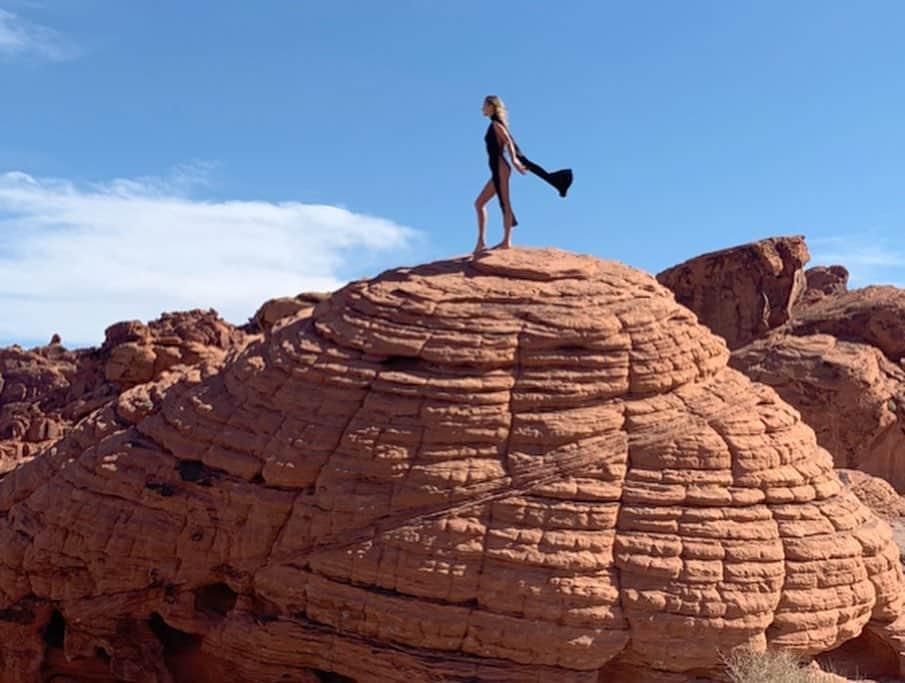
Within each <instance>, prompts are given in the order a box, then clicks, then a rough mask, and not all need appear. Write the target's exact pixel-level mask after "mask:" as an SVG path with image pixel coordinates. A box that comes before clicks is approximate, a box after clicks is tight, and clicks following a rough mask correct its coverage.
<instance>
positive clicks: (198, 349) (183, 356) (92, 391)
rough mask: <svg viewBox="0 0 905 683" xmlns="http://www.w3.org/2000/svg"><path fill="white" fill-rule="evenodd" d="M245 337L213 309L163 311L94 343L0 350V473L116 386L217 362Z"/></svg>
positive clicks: (54, 343)
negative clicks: (185, 366) (79, 346)
mask: <svg viewBox="0 0 905 683" xmlns="http://www.w3.org/2000/svg"><path fill="white" fill-rule="evenodd" d="M247 341H248V338H247V335H245V334H244V333H243V332H241V331H240V330H239V329H237V328H235V327H233V326H232V325H230V324H229V323H226V322H224V321H223V320H221V319H220V318H219V317H218V316H217V313H216V312H215V311H213V310H209V311H201V310H193V311H184V312H177V313H164V314H163V315H162V316H161V317H160V318H158V319H157V320H153V321H151V322H150V323H148V324H147V325H145V324H144V323H142V322H140V321H138V320H132V321H125V322H121V323H116V324H115V325H111V326H110V327H109V328H108V329H107V330H106V338H105V341H104V344H103V345H102V346H101V347H100V348H87V349H77V350H74V351H70V350H67V349H65V348H64V347H63V346H62V345H61V343H60V338H59V336H58V335H54V338H53V339H52V340H51V343H50V344H48V345H46V346H42V347H37V348H34V349H31V350H26V349H22V348H20V347H18V346H12V347H9V348H5V349H0V472H4V471H7V470H9V469H11V468H12V467H14V466H15V465H16V464H17V463H19V462H21V461H22V460H23V459H27V458H29V457H32V456H34V455H35V454H36V453H38V452H39V451H41V450H42V449H43V448H46V447H47V446H48V445H50V444H51V443H53V441H55V440H56V439H58V438H60V436H62V435H63V434H64V433H66V432H67V431H68V430H69V429H70V428H71V427H72V425H73V424H75V423H76V422H78V420H80V419H82V418H83V417H85V416H86V415H88V414H89V413H91V412H92V411H94V410H96V409H97V408H99V407H100V406H102V405H103V404H104V403H107V402H109V401H111V400H113V399H115V398H116V396H117V395H118V394H119V392H120V391H121V390H122V389H124V388H129V387H132V386H135V385H137V384H140V383H143V382H149V381H151V380H153V379H155V378H157V377H160V375H161V374H162V373H163V372H165V371H167V370H168V369H170V368H172V367H174V366H176V365H180V364H194V363H200V362H202V361H205V362H211V361H214V362H219V361H222V360H223V358H224V356H225V354H226V350H227V349H229V348H233V347H239V346H241V345H242V344H244V343H246V342H247Z"/></svg>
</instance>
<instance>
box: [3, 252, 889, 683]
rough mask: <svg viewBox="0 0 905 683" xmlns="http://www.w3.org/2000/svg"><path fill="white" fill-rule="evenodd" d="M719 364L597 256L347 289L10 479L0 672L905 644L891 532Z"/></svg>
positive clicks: (703, 653)
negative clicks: (862, 640)
mask: <svg viewBox="0 0 905 683" xmlns="http://www.w3.org/2000/svg"><path fill="white" fill-rule="evenodd" d="M727 359H728V351H727V348H726V345H725V344H724V342H723V341H722V340H721V339H719V338H718V337H716V336H714V335H713V334H711V333H710V332H709V331H708V330H707V329H706V328H704V327H703V326H702V325H700V324H699V323H698V322H697V320H696V318H695V316H694V315H693V314H692V313H691V312H690V311H688V310H687V309H685V308H683V307H681V306H679V305H677V304H676V303H675V301H674V298H673V296H672V295H671V294H670V293H669V291H668V290H667V289H666V288H664V287H662V286H661V285H659V284H658V283H657V282H656V281H655V280H654V279H653V278H652V277H650V276H648V275H646V274H644V273H641V272H639V271H636V270H633V269H630V268H628V267H625V266H622V265H621V264H617V263H612V262H603V261H599V260H596V259H593V258H590V257H581V256H576V255H571V254H566V253H564V252H559V251H555V250H528V249H513V250H507V251H496V252H491V253H488V254H486V255H484V256H482V257H480V258H478V259H476V260H473V261H472V260H466V259H460V260H452V261H444V262H438V263H435V264H430V265H426V266H421V267H417V268H404V269H397V270H394V271H389V272H387V273H384V274H383V275H381V276H380V277H378V278H375V279H373V280H369V281H360V282H355V283H352V284H350V285H348V286H347V287H345V288H343V289H342V290H340V291H338V292H337V293H335V294H334V295H332V296H331V297H330V298H329V299H327V300H325V301H323V302H321V303H319V304H318V305H317V306H316V308H315V309H314V310H313V312H312V313H310V315H308V314H306V313H305V312H303V311H300V312H299V313H298V314H297V315H296V316H295V317H293V318H290V319H288V320H284V321H281V324H280V325H278V326H276V327H274V328H273V330H272V331H271V332H269V333H267V334H265V335H264V336H263V338H261V339H260V340H258V341H255V342H253V343H252V344H250V345H248V346H247V347H245V348H243V349H235V350H233V351H232V352H230V355H229V356H228V357H227V359H226V361H225V362H224V363H223V364H222V365H221V364H219V363H214V362H211V363H204V362H201V363H199V364H197V365H195V366H192V367H190V368H186V370H185V371H184V372H183V373H182V374H178V373H169V374H167V375H165V376H164V377H162V378H161V379H160V380H158V381H157V382H152V383H148V384H142V385H139V386H136V387H134V388H133V389H130V390H128V391H126V392H124V393H123V394H122V395H121V396H120V397H119V399H118V401H117V402H116V404H115V405H108V406H106V407H104V408H102V409H100V410H98V411H97V412H96V413H95V414H94V415H93V416H92V417H91V418H90V419H88V420H84V421H83V422H82V423H80V424H79V425H78V427H77V428H76V429H74V430H73V431H72V432H71V433H70V434H68V435H67V436H66V437H65V438H64V439H62V440H61V441H60V442H59V443H57V444H56V446H54V447H53V448H52V449H51V450H49V451H47V452H46V453H45V454H43V455H41V456H40V457H38V458H36V459H35V460H33V461H32V462H30V463H28V464H26V465H23V466H21V467H19V468H17V469H15V470H14V471H12V472H11V473H9V474H8V475H6V477H5V478H3V479H2V480H0V543H2V547H3V548H4V549H5V551H4V553H3V554H2V556H0V658H2V661H3V664H4V670H5V671H11V672H13V674H11V675H12V676H13V678H11V679H10V680H14V681H32V680H37V677H38V676H40V675H41V674H42V673H43V674H45V675H46V673H47V671H48V667H52V666H59V662H61V661H65V662H67V663H69V664H67V666H70V667H71V666H74V665H73V664H72V663H73V662H82V663H83V665H84V667H86V670H87V669H88V667H94V669H92V670H103V671H110V672H112V673H111V675H114V674H115V676H116V677H119V678H121V679H122V680H136V681H137V680H141V681H149V682H153V681H158V682H162V681H169V680H175V681H188V680H202V679H201V678H200V677H201V676H207V677H208V679H209V680H220V679H218V678H217V676H220V675H222V672H224V671H227V672H229V676H230V677H231V680H241V681H278V680H306V679H305V677H310V676H312V675H313V674H312V671H329V672H336V673H338V674H341V675H344V676H349V677H352V678H354V679H356V680H359V681H412V680H418V681H420V680H432V681H474V680H480V681H484V680H487V681H538V682H539V681H549V680H557V681H566V682H582V683H584V682H587V683H591V682H593V681H596V680H597V679H598V675H600V674H601V672H603V674H604V675H607V676H609V678H608V679H607V680H618V676H619V675H620V673H619V672H632V673H631V675H630V676H629V678H630V679H631V680H643V679H638V678H637V676H638V675H640V674H639V673H638V672H642V674H643V675H645V676H648V680H654V679H655V678H656V677H658V676H659V677H662V679H663V680H667V679H670V680H674V678H673V677H671V674H683V673H685V672H695V673H700V672H716V671H718V670H719V669H720V668H721V666H722V661H723V659H722V658H723V656H724V654H725V653H726V652H727V651H729V650H731V649H732V648H735V647H743V646H744V647H752V648H755V649H762V648H764V647H766V646H768V645H771V646H775V647H784V648H789V649H793V650H795V651H798V652H801V653H805V654H814V653H818V652H822V651H826V650H831V649H833V648H836V647H837V646H839V645H840V644H842V643H843V642H845V641H847V640H849V639H852V638H854V637H856V636H858V635H859V634H861V633H862V632H863V630H864V629H865V626H866V625H868V623H870V624H872V625H874V626H876V628H877V630H878V632H883V633H884V634H885V635H884V638H885V639H886V641H887V642H890V643H898V642H900V641H901V640H903V639H902V638H899V635H898V634H899V633H900V631H901V629H900V628H899V627H898V626H897V625H895V620H896V619H897V618H898V617H899V616H900V615H901V613H902V600H903V590H902V589H903V586H902V574H901V569H900V566H899V563H898V551H897V549H896V547H895V545H894V543H893V542H892V540H891V536H890V530H889V527H888V526H887V525H886V524H885V522H882V521H880V520H879V519H877V518H876V517H874V516H873V515H872V514H871V513H870V512H869V511H868V510H867V509H866V508H865V507H864V506H863V505H862V504H861V503H860V502H859V501H858V500H857V499H856V498H855V497H854V496H853V495H852V494H851V493H850V492H848V491H847V490H845V489H843V487H842V486H841V484H840V482H839V479H838V478H837V476H836V475H835V473H834V471H833V468H832V459H831V457H830V456H829V454H828V453H827V452H826V451H825V450H823V449H822V448H820V447H819V446H817V443H816V441H815V437H814V433H813V431H811V429H810V428H808V427H807V426H805V425H804V424H803V423H802V422H801V420H800V417H799V414H798V413H797V412H796V411H795V410H794V409H792V408H790V407H789V406H788V405H787V404H785V403H784V402H783V401H782V400H781V399H780V398H779V397H778V396H777V394H776V392H775V391H773V390H772V389H770V388H769V387H766V386H764V385H762V384H756V383H753V382H752V381H751V380H749V379H747V378H746V377H745V376H744V375H742V374H741V373H739V372H737V371H735V370H733V369H731V368H729V367H728V366H727ZM48 634H50V635H52V636H53V637H52V638H51V637H48ZM893 649H894V656H898V646H897V645H893ZM54 663H56V664H54ZM185 671H193V672H195V673H194V674H192V675H194V676H196V678H189V677H187V675H188V674H186V673H185ZM218 672H219V673H218ZM645 672H646V673H645ZM129 676H131V677H129ZM287 677H288V678H287Z"/></svg>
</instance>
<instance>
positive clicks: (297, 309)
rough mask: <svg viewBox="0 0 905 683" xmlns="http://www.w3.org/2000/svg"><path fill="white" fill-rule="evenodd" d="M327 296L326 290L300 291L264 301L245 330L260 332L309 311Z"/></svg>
mask: <svg viewBox="0 0 905 683" xmlns="http://www.w3.org/2000/svg"><path fill="white" fill-rule="evenodd" d="M329 296H330V295H329V294H328V293H327V292H302V293H301V294H298V295H296V296H283V297H279V298H276V299H270V300H269V301H265V302H264V303H263V304H261V307H260V308H259V309H258V310H257V311H256V312H255V314H254V315H253V316H252V318H251V321H250V322H249V324H248V326H247V327H246V328H245V331H247V332H252V333H257V332H262V331H264V330H269V329H270V328H272V327H273V326H274V325H276V324H277V323H278V322H279V321H280V320H284V319H286V318H290V317H293V316H296V315H299V314H305V313H310V312H311V309H313V308H314V307H315V306H316V305H317V304H318V303H320V302H321V301H324V300H325V299H327V298H328V297H329Z"/></svg>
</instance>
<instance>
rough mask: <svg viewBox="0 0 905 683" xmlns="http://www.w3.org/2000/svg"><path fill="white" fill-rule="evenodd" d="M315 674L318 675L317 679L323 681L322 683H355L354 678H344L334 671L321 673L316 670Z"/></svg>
mask: <svg viewBox="0 0 905 683" xmlns="http://www.w3.org/2000/svg"><path fill="white" fill-rule="evenodd" d="M314 673H315V674H317V677H318V678H319V679H321V682H322V683H355V679H354V678H349V677H348V676H343V675H342V674H338V673H335V672H333V671H320V670H318V669H314Z"/></svg>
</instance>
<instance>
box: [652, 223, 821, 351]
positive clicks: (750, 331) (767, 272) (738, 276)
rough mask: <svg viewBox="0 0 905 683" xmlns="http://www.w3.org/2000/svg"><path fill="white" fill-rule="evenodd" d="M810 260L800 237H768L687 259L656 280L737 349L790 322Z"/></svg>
mask: <svg viewBox="0 0 905 683" xmlns="http://www.w3.org/2000/svg"><path fill="white" fill-rule="evenodd" d="M808 259H809V255H808V248H807V246H806V245H805V242H804V237H801V236H795V237H771V238H768V239H764V240H760V241H759V242H752V243H750V244H744V245H741V246H738V247H731V248H729V249H722V250H720V251H714V252H711V253H709V254H703V255H701V256H697V257H695V258H693V259H689V260H688V261H685V262H684V263H681V264H679V265H677V266H673V267H672V268H669V269H667V270H664V271H663V272H662V273H660V274H659V275H657V280H659V281H660V282H661V283H662V284H663V285H665V286H667V287H669V288H670V289H671V290H672V291H673V292H674V293H675V295H676V301H678V302H679V303H680V304H682V305H683V306H687V307H688V308H690V309H691V310H692V311H694V312H695V314H696V315H697V316H698V318H699V319H700V321H701V322H702V323H704V324H705V325H707V327H709V328H710V329H711V330H712V331H713V332H715V333H716V334H718V335H720V336H721V337H723V338H724V339H725V340H726V343H727V344H728V345H729V348H730V349H736V348H739V347H741V346H744V345H745V344H747V343H749V342H751V341H752V340H754V339H757V338H759V337H761V336H763V335H764V334H765V333H767V332H768V331H769V330H772V329H774V328H776V327H779V326H780V325H783V324H784V323H786V322H788V320H789V319H790V317H791V310H792V306H793V305H794V304H795V302H796V301H797V300H798V298H799V297H800V296H801V294H802V293H803V292H804V290H805V288H806V286H807V284H806V280H805V276H804V272H803V271H802V266H803V265H804V264H805V263H807V261H808Z"/></svg>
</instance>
